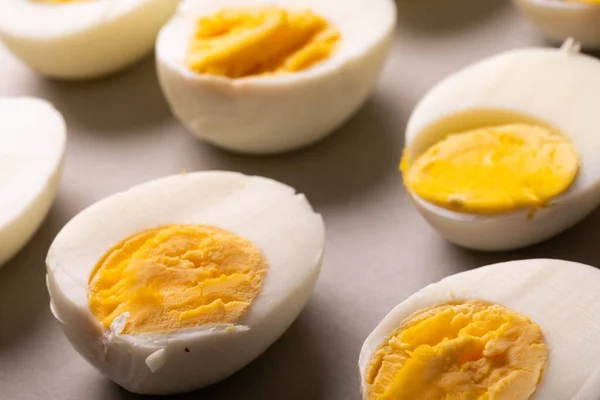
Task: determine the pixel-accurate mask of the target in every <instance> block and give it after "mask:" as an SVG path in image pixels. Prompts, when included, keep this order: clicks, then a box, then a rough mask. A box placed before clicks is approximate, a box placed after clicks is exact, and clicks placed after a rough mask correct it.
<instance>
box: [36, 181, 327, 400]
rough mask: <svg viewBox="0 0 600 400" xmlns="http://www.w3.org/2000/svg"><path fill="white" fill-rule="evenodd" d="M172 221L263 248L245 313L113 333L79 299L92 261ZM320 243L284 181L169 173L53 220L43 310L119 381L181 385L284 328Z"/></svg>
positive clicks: (214, 374) (212, 378) (210, 378)
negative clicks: (230, 320)
mask: <svg viewBox="0 0 600 400" xmlns="http://www.w3.org/2000/svg"><path fill="white" fill-rule="evenodd" d="M177 223H179V224H205V225H213V226H217V227H219V228H223V229H226V230H228V231H230V232H233V233H235V234H237V235H241V236H242V237H244V238H246V239H248V240H249V241H251V242H252V243H254V244H255V245H256V246H257V247H259V248H260V249H261V250H262V251H263V254H264V256H265V257H266V259H267V262H268V264H269V268H268V271H267V274H266V277H265V281H264V285H263V288H262V290H261V292H260V293H259V295H258V296H257V297H256V299H255V300H254V302H253V304H252V306H251V308H250V310H249V311H248V313H247V314H245V315H244V316H243V317H242V319H241V320H240V321H238V322H237V323H236V324H219V325H214V326H203V327H199V328H194V329H184V330H180V331H176V332H172V333H168V334H139V335H126V334H121V330H122V327H123V325H124V322H125V321H124V320H122V319H119V318H117V320H115V322H113V325H112V326H111V331H110V332H109V331H107V330H106V329H104V328H102V327H101V325H100V323H99V322H98V321H97V320H95V318H94V317H93V316H92V314H91V312H90V310H89V303H88V297H87V293H88V282H89V279H90V275H91V273H92V271H93V269H94V267H95V265H96V263H97V262H98V260H99V259H100V258H101V257H102V256H103V254H104V253H105V252H106V251H107V250H109V249H110V248H111V247H112V246H113V245H115V244H116V243H118V242H119V241H121V240H123V239H124V238H126V237H128V236H130V235H132V234H134V233H137V232H140V231H143V230H145V229H148V228H152V227H156V226H162V225H168V224H177ZM323 246H324V225H323V220H322V218H321V216H320V215H319V214H316V213H314V211H313V210H312V208H311V206H310V204H309V203H308V201H307V200H306V198H305V197H304V196H303V195H301V194H296V193H295V191H294V190H293V189H292V188H291V187H289V186H286V185H283V184H281V183H278V182H276V181H273V180H270V179H266V178H260V177H249V176H245V175H242V174H238V173H231V172H199V173H193V174H185V175H176V176H171V177H167V178H163V179H159V180H155V181H152V182H148V183H145V184H142V185H139V186H136V187H134V188H132V189H130V190H128V191H126V192H122V193H119V194H115V195H113V196H110V197H108V198H106V199H104V200H102V201H100V202H98V203H96V204H94V205H92V206H91V207H89V208H88V209H86V210H84V211H83V212H82V213H80V214H79V215H77V216H76V217H75V218H73V219H72V220H71V221H70V222H69V223H68V224H67V225H66V226H65V227H64V228H63V230H62V231H61V232H60V233H59V234H58V236H57V237H56V239H55V241H54V242H53V244H52V246H51V247H50V250H49V252H48V257H47V267H48V269H47V271H48V278H47V280H48V289H49V292H50V297H51V308H52V311H53V313H54V315H55V317H56V318H57V319H58V321H60V323H61V327H62V329H63V331H64V332H65V334H66V336H67V337H68V338H69V340H70V341H71V343H72V344H73V346H74V347H75V349H76V350H77V351H78V352H79V353H80V354H81V355H83V356H84V357H85V358H86V359H87V360H88V361H89V362H90V363H91V364H92V365H94V366H95V367H96V368H97V369H98V370H99V371H100V372H102V373H103V374H104V375H105V376H107V377H108V378H110V379H111V380H113V381H115V382H116V383H118V384H119V385H121V386H123V387H124V388H125V389H127V390H129V391H131V392H135V393H142V394H171V393H178V392H185V391H190V390H194V389H198V388H201V387H204V386H207V385H210V384H212V383H214V382H217V381H219V380H221V379H223V378H225V377H227V376H228V375H230V374H232V373H234V372H235V371H237V370H238V369H240V368H242V367H244V366H245V365H246V364H248V363H249V362H250V361H252V360H253V359H254V358H256V357H257V356H259V355H260V354H261V353H262V352H263V351H264V350H266V348H267V347H268V346H270V345H271V344H272V343H273V342H274V341H275V340H276V339H277V338H278V337H279V336H280V335H281V334H282V333H283V332H284V331H285V330H286V329H287V328H288V326H289V325H290V324H291V323H292V322H293V321H294V319H295V318H296V316H297V315H298V314H299V313H300V311H301V310H302V308H303V307H304V305H305V304H306V302H307V300H308V297H309V295H310V293H311V292H312V289H313V287H314V284H315V282H316V280H317V277H318V274H319V270H320V265H321V260H322V256H323ZM186 348H187V350H186ZM188 350H189V351H188Z"/></svg>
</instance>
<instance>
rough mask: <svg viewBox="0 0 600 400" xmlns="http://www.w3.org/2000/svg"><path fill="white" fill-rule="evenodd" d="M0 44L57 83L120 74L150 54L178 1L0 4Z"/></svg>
mask: <svg viewBox="0 0 600 400" xmlns="http://www.w3.org/2000/svg"><path fill="white" fill-rule="evenodd" d="M5 1H7V2H8V3H7V5H8V6H6V8H5V10H4V12H3V13H2V15H0V39H2V41H3V43H4V44H5V45H6V47H7V48H8V49H9V50H10V51H11V52H12V53H13V54H14V55H15V56H16V57H18V58H19V59H20V60H22V61H23V62H24V63H25V64H27V65H28V66H29V67H30V68H31V69H33V70H34V71H36V72H37V73H40V74H42V75H44V76H47V77H50V78H55V79H62V80H85V79H95V78H100V77H103V76H107V75H111V74H114V73H117V72H119V71H121V70H124V69H126V68H128V67H130V66H132V65H133V64H135V63H137V62H139V61H140V60H141V59H143V58H144V57H145V56H147V55H148V54H149V53H150V52H151V51H152V49H153V47H154V43H155V41H156V36H157V34H158V31H159V29H160V28H161V27H162V25H163V24H164V23H165V22H166V21H167V20H168V18H170V16H171V15H172V14H173V13H174V12H175V9H176V7H177V4H178V2H179V0H119V1H111V0H85V1H83V0H82V1H81V3H80V2H74V3H68V4H47V3H46V4H44V3H36V2H34V1H23V0H5Z"/></svg>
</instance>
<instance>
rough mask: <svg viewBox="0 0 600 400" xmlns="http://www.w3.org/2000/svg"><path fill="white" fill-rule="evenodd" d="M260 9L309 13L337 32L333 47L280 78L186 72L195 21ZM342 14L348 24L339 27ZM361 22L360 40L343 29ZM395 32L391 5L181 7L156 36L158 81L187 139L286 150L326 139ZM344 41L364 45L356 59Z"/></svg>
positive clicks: (189, 0) (373, 73) (308, 2)
mask: <svg viewBox="0 0 600 400" xmlns="http://www.w3.org/2000/svg"><path fill="white" fill-rule="evenodd" d="M200 3H203V4H202V6H200V5H199V4H200ZM374 3H376V4H374ZM260 5H268V6H272V5H278V6H284V7H286V8H290V9H292V8H293V9H303V8H310V9H311V10H313V11H314V12H316V13H317V14H319V15H321V16H323V17H325V18H326V19H327V20H328V21H329V22H330V23H332V24H333V25H334V26H336V27H337V28H338V29H340V31H341V34H342V37H341V43H342V45H341V48H340V49H338V51H337V52H335V53H333V55H332V56H331V57H330V58H329V59H327V60H325V61H323V62H322V63H320V64H318V65H316V66H313V67H311V68H309V69H307V70H304V71H299V72H295V73H290V74H285V75H280V76H271V77H263V76H251V77H245V78H240V79H230V78H227V77H221V76H212V75H208V74H198V73H195V72H193V71H190V70H189V69H188V68H187V66H186V65H185V62H184V58H185V54H186V52H187V48H188V45H189V41H190V40H191V38H192V37H193V32H194V28H195V21H196V19H197V18H198V17H200V16H204V15H211V14H213V13H215V12H218V11H219V10H220V9H222V8H224V7H228V6H231V7H243V6H260ZM360 9H363V10H364V9H366V10H367V11H368V12H365V13H361V12H359V10H360ZM349 13H354V15H352V16H351V17H352V18H353V20H352V21H353V23H352V24H349V23H346V24H345V25H344V26H341V25H342V24H341V23H343V22H344V21H343V20H344V19H345V18H349V17H348V16H347V14H349ZM361 14H364V15H361ZM356 20H359V21H356ZM361 22H362V23H365V24H368V25H369V27H371V28H370V31H371V32H370V31H369V29H368V28H367V30H365V31H364V32H366V33H367V34H366V35H364V36H365V37H367V36H368V40H367V41H365V39H364V38H357V37H358V36H359V35H358V34H357V32H350V30H349V28H350V25H352V26H353V27H354V28H356V26H360V23H361ZM346 26H347V27H346ZM395 26H396V6H395V3H394V2H393V1H391V0H375V1H374V2H373V4H372V3H369V4H368V5H367V4H366V3H364V2H361V1H357V0H351V1H350V2H346V3H344V6H343V9H340V5H339V3H337V2H336V1H335V0H330V1H328V2H322V1H317V0H290V1H287V2H285V1H282V0H276V1H266V0H242V1H240V0H226V1H215V0H210V1H197V0H184V1H183V2H182V3H181V5H180V8H179V11H178V12H177V13H176V15H175V16H174V17H173V18H172V19H171V20H170V21H169V22H168V23H167V24H166V25H165V27H164V28H163V29H162V30H161V32H160V33H159V36H158V40H157V44H156V58H157V69H158V77H159V82H160V85H161V87H162V90H163V92H164V94H165V96H166V98H167V101H168V103H169V105H170V107H171V110H172V111H173V113H174V115H175V116H176V117H177V118H178V119H179V120H180V121H181V123H182V124H183V125H184V126H185V127H186V128H187V130H188V131H189V132H190V133H192V134H193V135H194V136H196V137H198V138H200V139H203V140H205V141H207V142H209V143H211V144H213V145H215V146H218V147H221V148H223V149H225V150H228V151H232V152H237V153H245V154H253V155H266V154H274V153H283V152H288V151H293V150H296V149H299V148H303V147H306V146H309V145H311V144H313V143H315V142H317V141H319V140H321V139H323V138H325V137H326V136H328V135H330V134H332V133H333V132H334V131H335V130H336V129H337V128H338V127H340V126H341V125H342V124H343V123H344V122H346V121H347V120H348V119H349V118H350V117H351V116H352V115H353V114H354V113H355V112H356V111H358V109H359V108H360V107H361V106H362V105H363V104H364V102H365V101H366V100H367V98H368V96H369V95H370V94H371V93H372V91H373V90H374V87H375V85H376V83H377V81H378V78H379V75H380V73H381V71H382V69H383V66H384V64H385V61H386V60H387V57H388V54H389V52H390V50H391V45H392V39H393V34H394V29H395ZM363 29H364V28H363ZM357 31H360V29H358V30H357ZM345 35H347V36H348V39H350V40H362V41H363V42H365V43H361V46H360V51H359V52H358V53H357V52H356V51H355V50H356V49H353V48H352V47H353V46H352V43H351V42H344V40H345Z"/></svg>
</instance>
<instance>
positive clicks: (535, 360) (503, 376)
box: [366, 301, 548, 400]
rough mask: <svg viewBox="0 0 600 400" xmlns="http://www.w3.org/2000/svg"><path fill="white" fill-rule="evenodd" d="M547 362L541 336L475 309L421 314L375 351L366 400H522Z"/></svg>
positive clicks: (487, 308) (521, 320)
mask: <svg viewBox="0 0 600 400" xmlns="http://www.w3.org/2000/svg"><path fill="white" fill-rule="evenodd" d="M547 361H548V348H547V346H546V344H545V342H544V337H543V335H542V332H541V329H540V327H539V326H538V325H536V324H535V323H533V322H532V321H531V320H529V319H528V318H526V317H524V316H522V315H519V314H517V313H515V312H513V311H511V310H508V309H507V308H505V307H502V306H500V305H493V304H488V303H484V302H479V301H469V302H466V303H462V304H446V305H441V306H436V307H433V308H430V309H426V310H424V311H420V312H418V313H416V314H414V315H412V316H411V317H409V318H407V319H406V320H404V321H403V322H402V324H401V325H400V327H399V328H398V329H397V330H396V331H395V332H394V333H393V334H392V335H391V336H390V337H388V338H387V339H386V341H385V342H384V343H383V344H382V345H381V346H380V347H379V348H378V349H377V350H376V351H375V353H374V354H373V356H372V358H371V360H370V363H369V365H368V366H367V375H366V383H367V384H368V389H367V398H368V399H369V400H375V399H378V400H384V399H385V400H388V399H389V400H391V399H394V400H458V399H460V400H526V399H530V398H531V396H532V395H533V393H534V392H535V390H536V387H537V385H538V384H539V382H540V379H541V377H542V374H543V371H544V368H545V365H546V363H547Z"/></svg>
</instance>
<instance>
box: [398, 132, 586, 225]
mask: <svg viewBox="0 0 600 400" xmlns="http://www.w3.org/2000/svg"><path fill="white" fill-rule="evenodd" d="M578 169H579V157H578V155H577V152H576V151H575V148H574V147H573V145H572V144H571V143H570V142H569V141H567V139H566V138H564V137H562V136H559V135H557V134H554V133H552V132H551V131H550V130H548V129H545V128H541V127H538V126H534V125H524V124H513V125H502V126H497V127H489V128H482V129H477V130H474V131H469V132H465V133H457V134H453V135H449V136H447V137H446V138H445V139H444V140H442V141H440V142H438V143H437V144H435V145H434V146H432V147H431V148H429V149H428V150H427V151H426V152H425V153H424V154H422V155H421V156H420V157H418V158H417V159H416V160H415V161H414V162H412V160H408V159H407V158H406V157H404V158H403V160H402V164H401V170H402V171H403V173H404V182H405V184H406V186H407V187H408V188H409V189H410V190H411V191H412V192H413V193H415V194H417V195H418V196H419V197H420V198H422V199H424V200H426V201H429V202H431V203H434V204H437V205H439V206H441V207H445V208H447V209H450V210H456V211H461V212H469V213H478V214H495V213H502V212H507V211H513V210H516V209H519V208H523V207H531V208H538V207H543V206H544V205H546V204H547V203H548V201H549V200H551V199H552V198H553V197H555V196H557V195H559V194H561V193H562V192H564V191H565V190H567V189H568V188H569V186H570V185H571V184H572V183H573V181H574V180H575V177H576V176H577V172H578Z"/></svg>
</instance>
